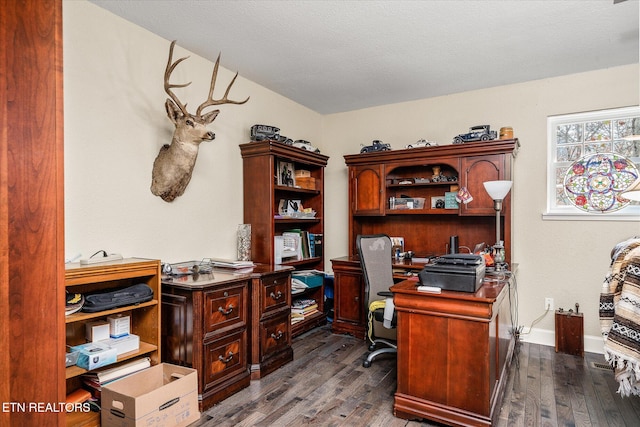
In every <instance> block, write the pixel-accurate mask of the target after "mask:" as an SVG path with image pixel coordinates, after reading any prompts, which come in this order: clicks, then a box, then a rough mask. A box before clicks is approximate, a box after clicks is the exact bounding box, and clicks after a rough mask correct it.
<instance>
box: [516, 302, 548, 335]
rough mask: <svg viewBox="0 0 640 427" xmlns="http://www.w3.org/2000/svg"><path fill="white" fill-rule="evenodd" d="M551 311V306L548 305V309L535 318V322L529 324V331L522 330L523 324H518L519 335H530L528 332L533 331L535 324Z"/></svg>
mask: <svg viewBox="0 0 640 427" xmlns="http://www.w3.org/2000/svg"><path fill="white" fill-rule="evenodd" d="M550 311H551V308H549V307H547V309H546V310H545V311H544V313H542V315H540V316H539V317H538V318H536V319H534V320H533V322H531V325H530V326H529V331H528V332H524V331H523V330H522V329H523V326H518V329H519V332H518V335H528V334H530V333H531V329H533V326H534V325H535V324H537V323H538V322H539V321H541V320H542V319H543V318H544V316H546V315H547V313H549V312H550Z"/></svg>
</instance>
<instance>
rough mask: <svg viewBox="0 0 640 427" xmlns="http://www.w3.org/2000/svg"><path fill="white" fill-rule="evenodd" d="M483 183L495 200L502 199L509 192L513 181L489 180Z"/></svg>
mask: <svg viewBox="0 0 640 427" xmlns="http://www.w3.org/2000/svg"><path fill="white" fill-rule="evenodd" d="M483 184H484V188H485V190H487V193H489V196H491V198H492V199H493V200H502V199H504V198H505V197H506V195H507V194H509V190H511V184H513V181H487V182H484V183H483Z"/></svg>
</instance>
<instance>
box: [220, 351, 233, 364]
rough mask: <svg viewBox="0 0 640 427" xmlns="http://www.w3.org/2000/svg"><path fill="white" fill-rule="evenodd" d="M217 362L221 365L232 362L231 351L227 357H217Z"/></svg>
mask: <svg viewBox="0 0 640 427" xmlns="http://www.w3.org/2000/svg"><path fill="white" fill-rule="evenodd" d="M218 360H219V361H221V362H222V363H229V362H231V361H232V360H233V351H230V352H229V357H222V355H220V356H218Z"/></svg>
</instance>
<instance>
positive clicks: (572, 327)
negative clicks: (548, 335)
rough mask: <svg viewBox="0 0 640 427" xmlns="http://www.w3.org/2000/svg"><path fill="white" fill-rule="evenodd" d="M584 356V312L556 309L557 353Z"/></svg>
mask: <svg viewBox="0 0 640 427" xmlns="http://www.w3.org/2000/svg"><path fill="white" fill-rule="evenodd" d="M558 352H559V353H567V354H572V355H574V356H582V357H584V318H583V317H582V313H574V312H570V311H559V310H558V311H556V353H558Z"/></svg>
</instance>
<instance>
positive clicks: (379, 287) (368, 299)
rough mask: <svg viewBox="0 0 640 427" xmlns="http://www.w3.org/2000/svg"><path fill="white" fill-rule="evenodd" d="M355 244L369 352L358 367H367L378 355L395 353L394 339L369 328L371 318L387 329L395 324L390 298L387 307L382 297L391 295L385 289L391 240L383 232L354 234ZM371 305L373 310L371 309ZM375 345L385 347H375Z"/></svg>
mask: <svg viewBox="0 0 640 427" xmlns="http://www.w3.org/2000/svg"><path fill="white" fill-rule="evenodd" d="M356 246H357V248H358V255H360V265H361V267H362V272H363V274H364V283H365V292H364V301H365V313H367V322H366V323H367V337H368V339H369V342H370V345H369V350H370V351H371V353H369V355H368V356H367V358H366V359H365V360H364V362H362V366H364V367H365V368H368V367H369V366H371V362H372V361H373V359H374V358H376V357H377V356H378V355H380V354H385V353H397V352H398V346H397V345H396V343H395V342H392V341H390V340H387V339H383V338H376V336H375V333H374V332H375V331H374V330H373V329H374V327H373V320H377V321H378V322H382V323H383V326H384V327H386V328H389V329H394V328H395V327H396V311H395V310H394V309H393V302H392V301H393V300H391V306H388V303H387V300H386V298H392V297H393V293H391V292H390V291H389V288H390V287H391V286H392V285H393V269H392V266H391V257H392V244H391V239H390V238H389V236H387V235H386V234H372V235H358V236H357V237H356ZM372 302H373V304H372ZM372 308H373V310H371V309H372ZM385 308H386V314H387V315H386V316H385ZM379 344H380V345H384V346H386V347H382V348H378V349H376V347H377V345H379Z"/></svg>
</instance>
